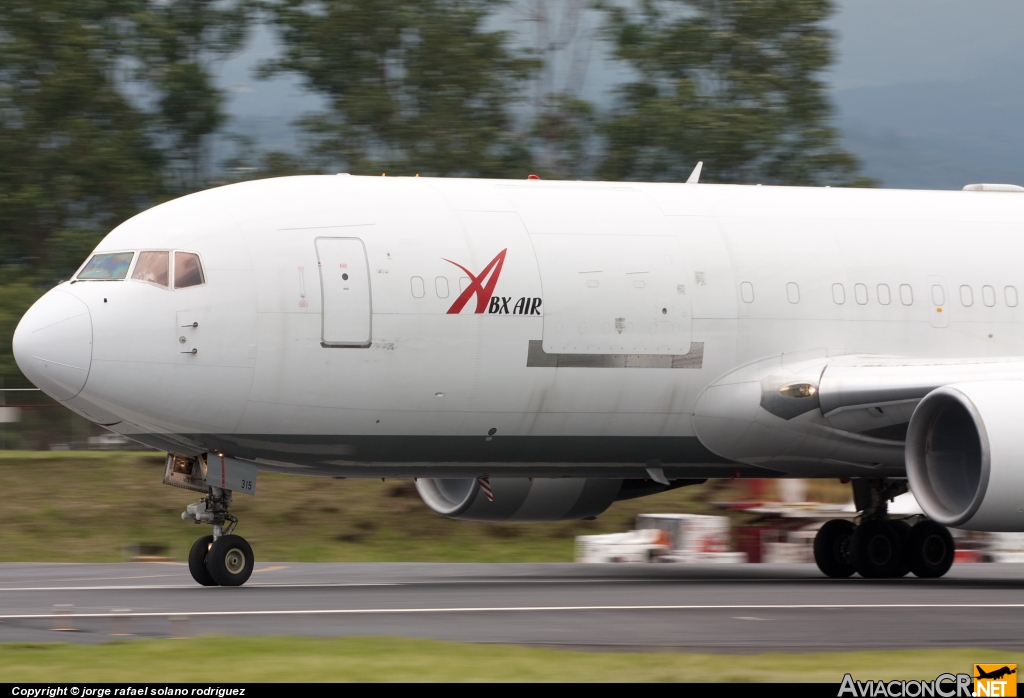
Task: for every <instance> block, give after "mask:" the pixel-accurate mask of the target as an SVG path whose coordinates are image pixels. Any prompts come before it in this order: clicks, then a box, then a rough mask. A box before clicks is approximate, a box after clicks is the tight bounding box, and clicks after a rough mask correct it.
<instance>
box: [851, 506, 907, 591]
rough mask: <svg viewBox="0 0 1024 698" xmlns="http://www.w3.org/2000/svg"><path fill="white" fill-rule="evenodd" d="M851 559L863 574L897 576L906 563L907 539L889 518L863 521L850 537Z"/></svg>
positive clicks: (868, 575)
mask: <svg viewBox="0 0 1024 698" xmlns="http://www.w3.org/2000/svg"><path fill="white" fill-rule="evenodd" d="M850 561H851V562H852V563H853V568H854V569H855V570H857V573H858V574H860V576H861V577H865V578H868V579H878V578H879V577H895V576H896V575H897V573H898V572H899V571H900V567H901V565H902V564H903V541H901V540H900V536H899V534H898V533H897V532H896V527H895V526H893V525H892V524H891V523H889V522H888V521H880V520H868V521H865V522H863V523H862V524H861V525H860V526H858V527H857V529H856V530H855V531H854V532H853V535H852V536H851V537H850Z"/></svg>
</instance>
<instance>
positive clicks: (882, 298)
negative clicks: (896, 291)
mask: <svg viewBox="0 0 1024 698" xmlns="http://www.w3.org/2000/svg"><path fill="white" fill-rule="evenodd" d="M877 290H878V302H879V303H881V304H882V305H889V303H890V301H892V297H891V296H890V295H889V285H888V284H878V289H877Z"/></svg>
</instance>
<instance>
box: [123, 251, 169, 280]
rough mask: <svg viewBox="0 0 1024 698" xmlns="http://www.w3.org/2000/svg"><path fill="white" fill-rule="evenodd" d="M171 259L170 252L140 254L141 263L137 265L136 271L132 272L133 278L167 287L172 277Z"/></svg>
mask: <svg viewBox="0 0 1024 698" xmlns="http://www.w3.org/2000/svg"><path fill="white" fill-rule="evenodd" d="M170 258H171V254H170V252H140V253H139V261H138V262H136V263H135V270H134V271H133V272H132V278H133V279H138V280H139V281H148V282H149V283H151V284H156V285H157V286H164V287H166V286H167V284H168V277H169V275H170V274H169V273H168V267H169V266H170Z"/></svg>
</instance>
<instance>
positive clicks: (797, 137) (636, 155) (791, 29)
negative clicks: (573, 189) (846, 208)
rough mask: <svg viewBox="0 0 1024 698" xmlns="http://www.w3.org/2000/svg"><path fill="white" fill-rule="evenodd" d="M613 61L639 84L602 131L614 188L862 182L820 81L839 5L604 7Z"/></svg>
mask: <svg viewBox="0 0 1024 698" xmlns="http://www.w3.org/2000/svg"><path fill="white" fill-rule="evenodd" d="M605 9H606V10H607V14H608V32H609V36H610V38H611V39H612V41H613V42H614V55H615V56H616V57H617V58H618V59H620V60H622V61H625V62H626V63H628V65H629V67H630V68H632V69H633V70H634V71H635V73H636V75H637V78H636V79H635V80H633V81H631V82H628V83H626V84H625V85H623V86H622V87H621V88H620V89H619V90H618V95H617V96H618V104H617V105H616V108H615V110H614V111H613V113H612V114H611V115H610V117H609V118H608V119H607V120H606V121H605V122H604V124H603V127H602V131H603V135H604V138H605V142H606V152H605V156H604V160H603V162H602V165H601V168H600V173H601V174H602V176H604V177H606V178H609V179H644V180H675V181H679V180H682V179H685V178H686V176H687V175H688V174H689V172H690V171H691V170H692V168H693V166H694V165H695V164H696V162H697V161H698V160H703V161H704V173H705V179H711V180H713V181H719V182H763V183H766V184H767V183H778V184H867V183H869V180H866V179H864V178H858V177H857V176H856V171H857V167H858V162H857V160H856V159H855V158H854V157H853V156H852V155H850V154H849V153H847V152H845V151H844V150H843V149H842V148H841V147H840V145H839V138H838V134H837V132H836V130H835V129H834V128H833V127H832V126H831V125H830V121H831V116H832V111H831V105H830V103H829V100H828V97H827V95H826V91H825V87H824V85H823V83H822V71H824V70H825V69H826V68H828V66H829V65H830V64H831V62H832V48H831V45H832V35H831V33H830V32H829V31H828V30H827V29H826V28H825V27H824V25H823V22H824V21H825V20H826V19H828V17H829V16H830V15H831V13H832V12H833V9H834V7H833V2H832V0H642V2H640V3H630V4H629V5H628V6H625V5H605Z"/></svg>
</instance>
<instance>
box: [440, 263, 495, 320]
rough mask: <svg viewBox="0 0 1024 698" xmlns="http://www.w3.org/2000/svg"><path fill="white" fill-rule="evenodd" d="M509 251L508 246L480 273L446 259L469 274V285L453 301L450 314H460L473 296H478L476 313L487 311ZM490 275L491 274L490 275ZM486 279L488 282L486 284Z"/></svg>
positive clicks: (449, 310)
mask: <svg viewBox="0 0 1024 698" xmlns="http://www.w3.org/2000/svg"><path fill="white" fill-rule="evenodd" d="M506 252H508V248H507V247H506V248H505V249H503V250H502V251H501V252H499V253H498V256H497V257H495V258H494V259H492V260H491V262H490V264H488V265H487V266H486V267H484V270H483V271H482V272H480V273H479V274H474V273H473V272H471V271H470V270H469V269H466V267H464V266H462V265H461V264H459V263H458V262H452V260H450V259H445V260H444V261H446V262H451V263H452V264H454V265H455V266H457V267H458V268H459V269H461V270H462V271H464V272H466V275H467V276H469V286H467V287H466V290H465V291H463V292H462V295H460V296H459V297H458V298H456V299H455V302H454V303H452V307H450V308H448V314H449V315H458V314H459V313H461V312H462V309H463V308H465V307H466V303H468V302H469V299H470V298H471V297H472V296H474V295H475V296H476V311H475V312H476V313H478V314H479V313H484V312H487V304H488V303H489V302H490V301H491V296H493V295H494V289H495V287H496V286H497V285H498V277H499V276H501V267H502V265H503V264H505V253H506ZM442 259H443V258H442ZM488 275H490V276H488ZM485 279H486V281H487V283H486V284H484V280H485Z"/></svg>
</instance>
